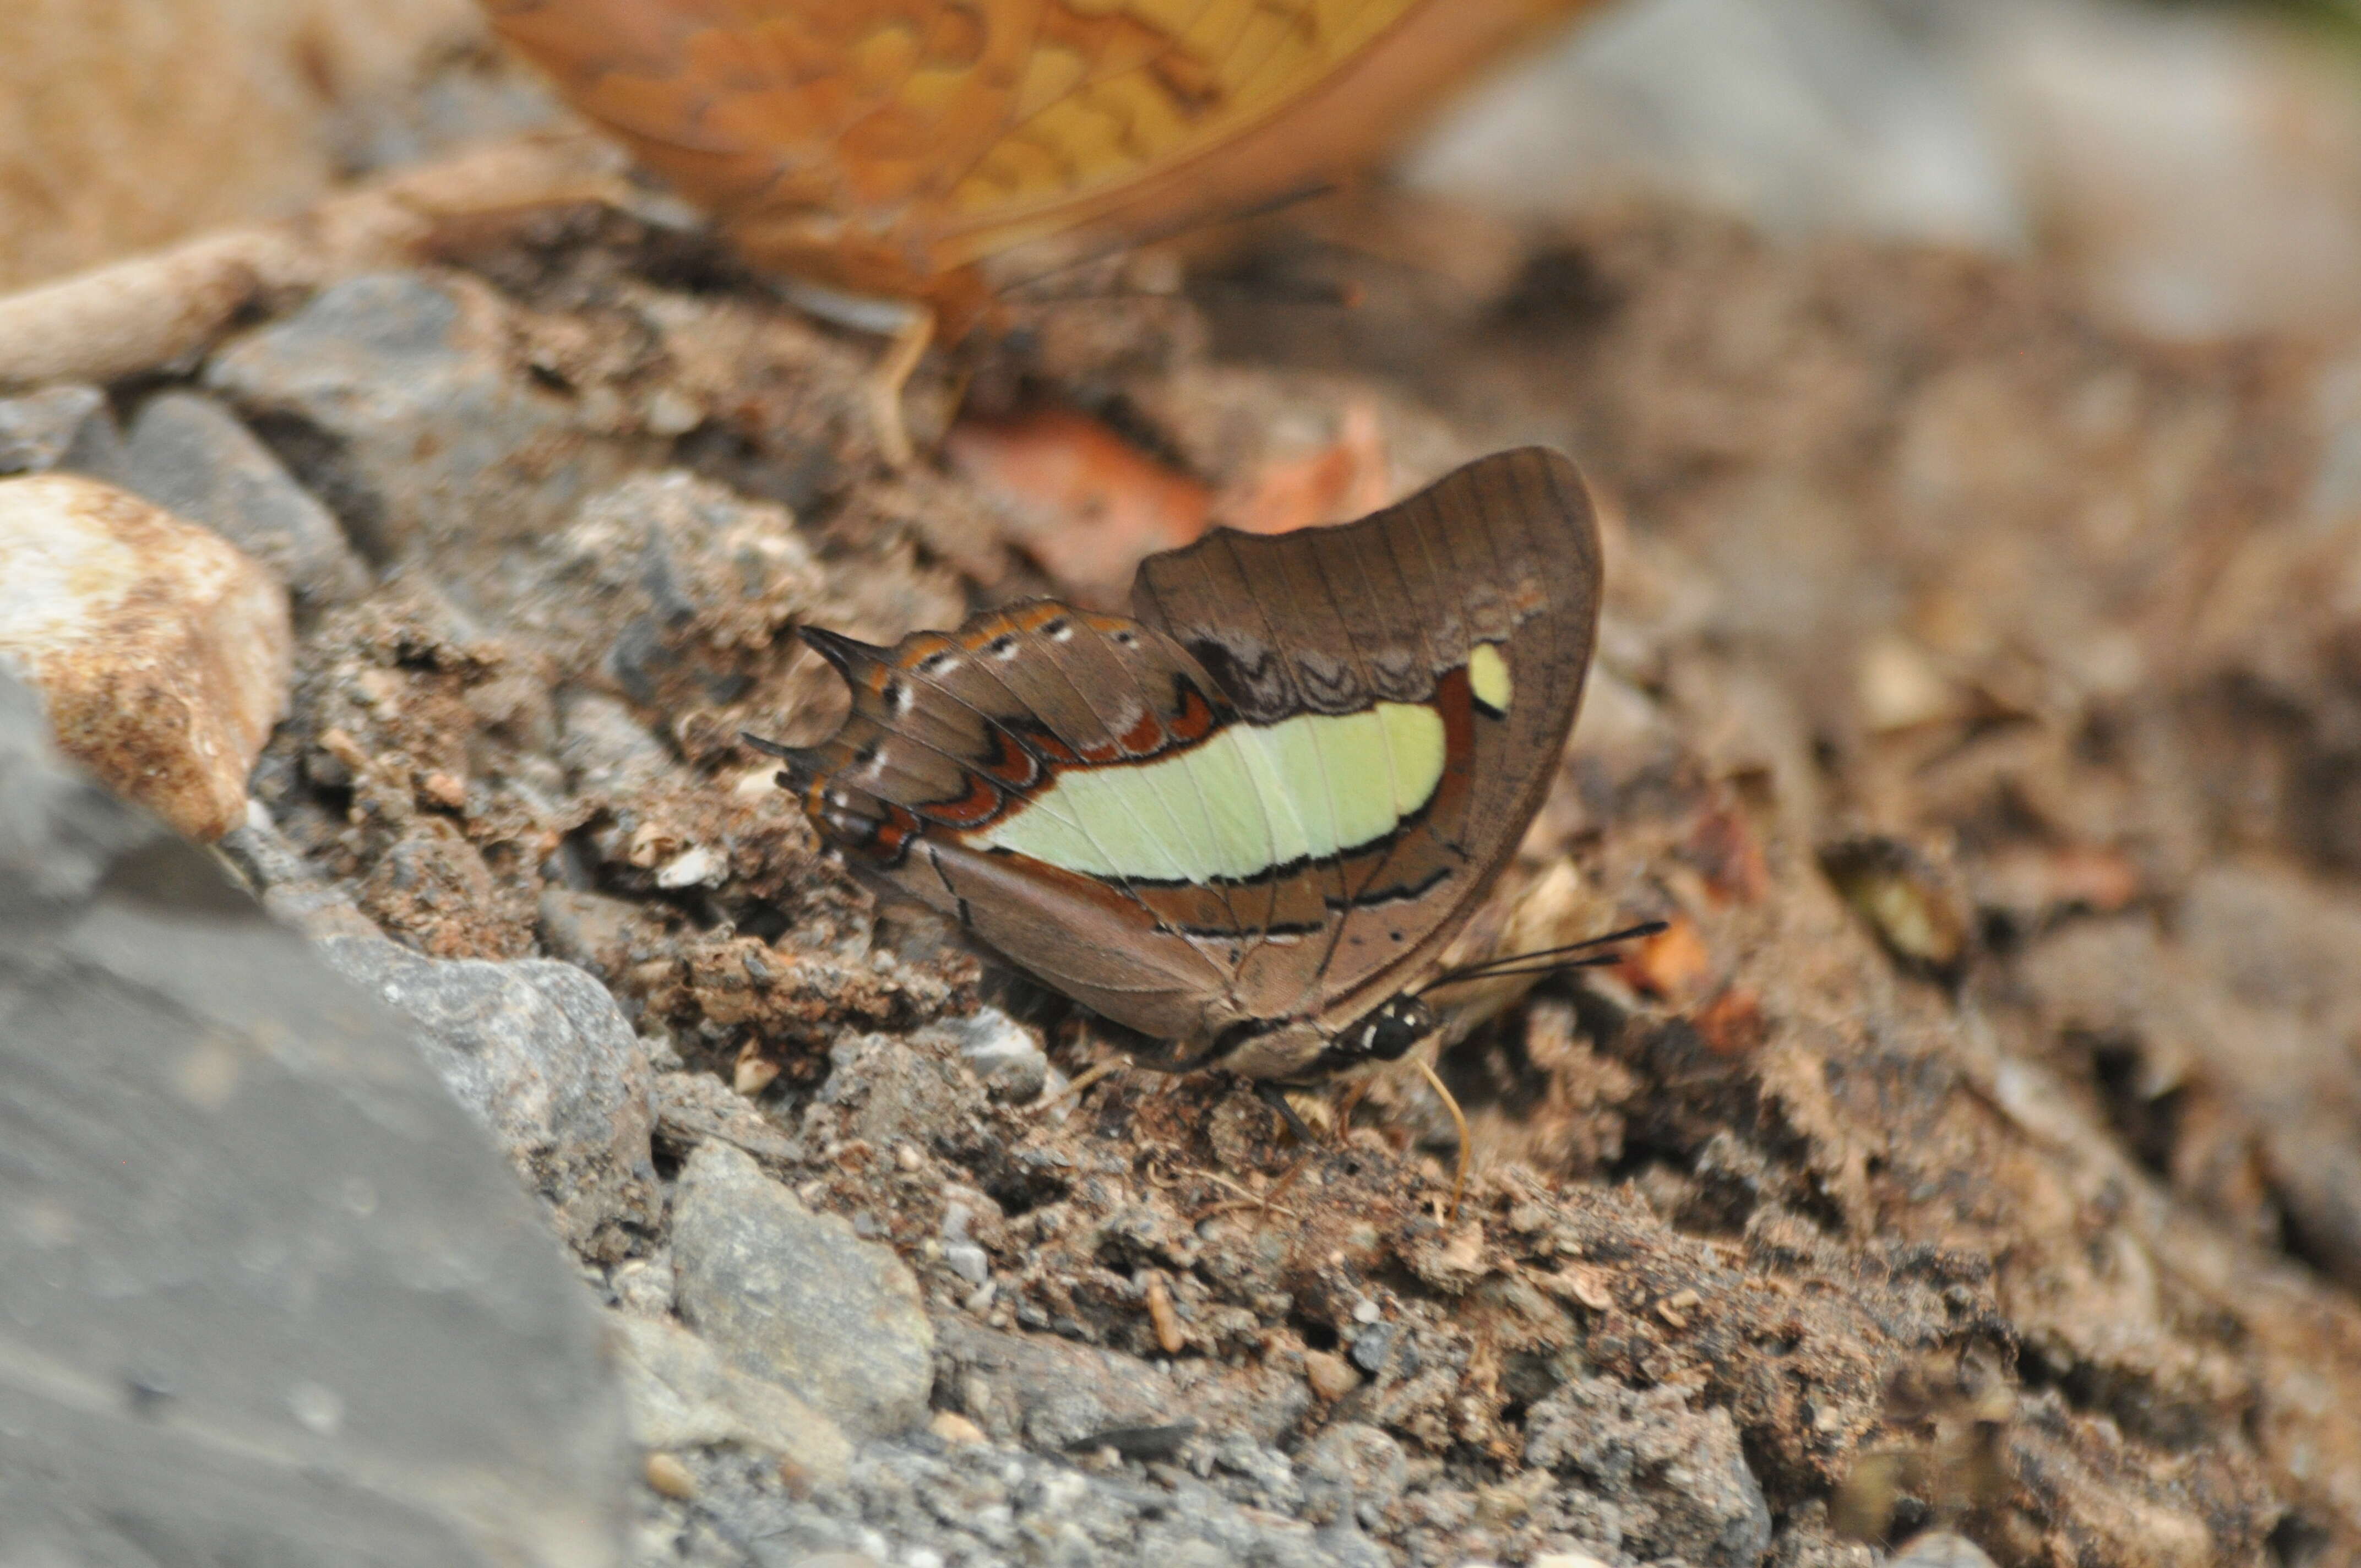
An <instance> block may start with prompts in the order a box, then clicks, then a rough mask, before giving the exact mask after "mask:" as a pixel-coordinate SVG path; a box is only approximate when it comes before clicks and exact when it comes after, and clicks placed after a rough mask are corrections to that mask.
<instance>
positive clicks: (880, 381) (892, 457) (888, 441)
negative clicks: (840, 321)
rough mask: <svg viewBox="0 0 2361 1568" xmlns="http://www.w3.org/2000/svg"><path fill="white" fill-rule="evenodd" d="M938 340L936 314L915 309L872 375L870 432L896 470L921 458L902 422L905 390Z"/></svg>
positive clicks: (868, 386)
mask: <svg viewBox="0 0 2361 1568" xmlns="http://www.w3.org/2000/svg"><path fill="white" fill-rule="evenodd" d="M934 340H935V313H934V312H932V311H930V310H928V309H927V307H926V306H924V305H913V306H912V307H911V308H910V313H909V316H908V317H907V318H906V320H905V321H904V322H903V323H902V324H901V325H900V326H897V327H895V329H894V335H893V336H892V337H891V338H889V339H887V340H886V344H885V356H884V358H883V359H880V360H879V361H878V362H877V364H876V367H874V368H873V369H872V370H871V371H870V372H869V376H868V379H867V384H866V388H865V389H866V391H867V393H868V396H869V423H870V428H871V429H872V430H873V432H874V433H875V434H876V436H877V449H878V451H879V452H881V453H882V454H884V458H885V461H886V462H887V463H888V464H890V465H891V466H894V467H896V468H906V467H908V466H910V465H911V463H912V462H914V461H916V459H917V448H915V447H914V446H912V445H911V444H910V427H909V426H908V424H906V422H904V421H903V418H902V389H903V388H904V387H906V386H907V385H909V382H910V376H911V373H912V372H913V371H915V370H917V367H918V361H919V360H921V359H923V358H925V357H926V356H927V345H928V344H930V343H932V342H934Z"/></svg>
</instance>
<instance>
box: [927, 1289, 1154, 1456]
mask: <svg viewBox="0 0 2361 1568" xmlns="http://www.w3.org/2000/svg"><path fill="white" fill-rule="evenodd" d="M935 1343H936V1345H937V1347H938V1352H939V1356H940V1359H941V1364H942V1365H941V1368H940V1372H939V1381H940V1382H941V1384H942V1387H943V1390H944V1396H945V1398H944V1403H945V1404H946V1405H949V1406H950V1407H953V1408H955V1409H958V1410H959V1411H960V1412H961V1414H963V1415H965V1416H966V1417H967V1418H968V1420H972V1421H973V1422H974V1423H975V1424H976V1425H977V1426H979V1427H981V1428H982V1429H983V1431H984V1432H985V1433H986V1435H988V1436H990V1437H991V1438H992V1439H993V1440H994V1442H1027V1443H1030V1444H1031V1445H1033V1446H1034V1447H1036V1448H1039V1449H1043V1450H1046V1451H1049V1452H1050V1453H1056V1452H1059V1451H1060V1450H1062V1449H1064V1448H1065V1447H1066V1445H1067V1444H1069V1443H1073V1442H1082V1441H1083V1440H1084V1439H1087V1438H1091V1437H1093V1436H1095V1435H1097V1434H1098V1433H1100V1432H1104V1431H1113V1430H1115V1429H1116V1428H1118V1427H1151V1426H1164V1425H1168V1424H1170V1423H1172V1422H1174V1421H1175V1420H1178V1419H1180V1409H1179V1408H1178V1403H1179V1402H1178V1398H1177V1397H1176V1394H1175V1391H1174V1389H1173V1387H1172V1385H1171V1383H1170V1380H1168V1379H1166V1378H1164V1377H1160V1376H1158V1375H1157V1374H1156V1372H1155V1371H1154V1370H1153V1369H1152V1368H1150V1367H1149V1366H1148V1364H1147V1363H1146V1362H1144V1361H1140V1360H1137V1359H1136V1358H1134V1357H1131V1356H1127V1355H1117V1354H1114V1353H1113V1352H1111V1351H1104V1350H1100V1349H1097V1348H1095V1347H1093V1346H1091V1345H1084V1344H1076V1343H1072V1342H1071V1341H1068V1340H1060V1339H1053V1338H1049V1337H1048V1336H1046V1335H1043V1336H1037V1335H1032V1334H1021V1333H1007V1332H1002V1331H1000V1330H997V1329H988V1328H985V1327H984V1326H983V1324H981V1323H977V1322H973V1321H970V1320H968V1319H966V1318H963V1317H961V1316H960V1315H958V1314H957V1313H948V1312H947V1313H943V1314H941V1315H939V1316H938V1318H937V1319H936V1321H935Z"/></svg>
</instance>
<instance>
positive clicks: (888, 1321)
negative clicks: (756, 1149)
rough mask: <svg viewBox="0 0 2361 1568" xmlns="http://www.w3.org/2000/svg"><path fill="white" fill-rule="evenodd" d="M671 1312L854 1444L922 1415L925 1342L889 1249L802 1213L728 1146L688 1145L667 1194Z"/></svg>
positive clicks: (915, 1302)
mask: <svg viewBox="0 0 2361 1568" xmlns="http://www.w3.org/2000/svg"><path fill="white" fill-rule="evenodd" d="M672 1247H673V1262H674V1266H675V1268H676V1269H677V1270H678V1275H679V1299H680V1310H681V1314H682V1316H684V1317H686V1319H687V1320H688V1321H689V1322H690V1323H691V1324H692V1325H694V1326H695V1327H696V1329H697V1332H699V1333H701V1334H703V1335H704V1336H705V1337H706V1338H707V1339H708V1340H709V1341H711V1342H712V1343H713V1346H714V1348H715V1349H716V1350H718V1351H719V1352H720V1353H721V1356H722V1359H724V1360H725V1361H727V1362H729V1363H730V1365H734V1366H736V1367H738V1368H740V1369H741V1370H742V1371H746V1372H751V1373H753V1374H754V1375H755V1376H761V1377H768V1378H770V1379H771V1380H772V1381H774V1382H775V1383H778V1384H781V1385H783V1386H784V1387H787V1388H790V1389H792V1390H794V1391H795V1392H796V1394H798V1395H800V1396H801V1397H802V1398H805V1399H807V1400H808V1401H810V1402H811V1403H812V1404H814V1405H816V1406H818V1408H819V1409H822V1410H824V1411H826V1412H827V1413H828V1414H829V1416H830V1417H832V1418H833V1419H834V1420H836V1421H837V1423H838V1424H839V1425H840V1426H842V1427H843V1428H844V1429H845V1431H848V1432H851V1433H852V1434H853V1435H854V1436H856V1437H867V1436H880V1435H884V1434H889V1433H893V1432H900V1431H908V1430H909V1429H911V1428H912V1427H915V1426H917V1424H918V1423H919V1422H920V1421H922V1420H925V1419H926V1416H927V1394H928V1390H929V1389H930V1388H931V1387H933V1384H934V1348H935V1340H934V1332H933V1330H932V1328H931V1327H930V1326H929V1325H928V1321H927V1311H926V1307H925V1305H924V1304H923V1300H922V1299H921V1298H920V1296H919V1294H918V1284H917V1280H916V1279H914V1278H913V1277H911V1275H910V1271H909V1269H908V1268H907V1267H906V1266H904V1264H903V1262H902V1260H901V1259H900V1258H898V1257H896V1256H895V1255H894V1253H893V1250H892V1249H891V1248H890V1247H885V1246H882V1245H879V1244H877V1243H875V1242H865V1241H862V1240H861V1239H860V1238H859V1237H857V1236H855V1235H854V1234H852V1227H851V1225H849V1224H847V1223H845V1222H844V1221H843V1220H841V1219H840V1218H838V1217H837V1216H836V1215H834V1214H814V1213H812V1212H810V1211H808V1210H807V1209H806V1208H805V1207H804V1206H803V1204H801V1203H800V1202H798V1201H796V1195H795V1194H794V1193H792V1192H790V1191H788V1190H786V1188H785V1187H783V1186H781V1185H780V1184H779V1183H778V1182H775V1181H774V1180H772V1179H770V1178H769V1177H767V1176H765V1175H763V1171H762V1168H761V1167H760V1166H758V1165H756V1164H755V1163H754V1160H753V1157H752V1156H751V1155H748V1154H747V1153H745V1152H744V1151H743V1150H741V1149H738V1148H734V1147H732V1146H730V1145H728V1144H724V1143H719V1142H711V1143H706V1144H701V1145H699V1146H698V1147H697V1152H696V1153H695V1154H693V1155H691V1156H690V1157H689V1160H688V1164H687V1166H686V1168H684V1169H683V1170H682V1172H681V1177H680V1184H679V1187H678V1190H676V1191H675V1194H674V1197H673V1240H672Z"/></svg>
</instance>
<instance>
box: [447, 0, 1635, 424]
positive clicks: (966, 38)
mask: <svg viewBox="0 0 2361 1568" xmlns="http://www.w3.org/2000/svg"><path fill="white" fill-rule="evenodd" d="M484 3H485V5H486V7H487V9H489V12H490V13H491V16H492V21H493V26H494V27H495V28H496V29H497V30H498V31H499V32H500V34H501V36H502V37H504V38H507V40H508V41H509V42H510V43H511V44H512V45H514V46H515V47H516V48H517V49H519V50H520V51H522V53H523V54H524V55H526V56H527V57H528V58H529V59H531V60H533V61H534V62H535V63H536V64H538V65H540V66H541V67H542V68H543V69H544V71H547V72H548V73H549V75H550V76H551V78H552V79H553V80H554V81H555V82H556V84H557V86H558V89H559V91H560V92H561V93H564V94H565V96H566V99H567V100H568V102H570V103H571V104H573V106H574V107H575V108H576V109H577V110H579V111H580V112H581V113H582V114H583V115H586V116H587V117H588V118H589V119H590V120H592V121H593V122H595V123H597V124H599V125H601V126H605V127H606V128H607V129H608V130H609V131H611V132H613V133H614V134H616V135H617V136H619V137H621V138H622V139H623V140H624V141H625V142H627V143H628V144H629V145H630V147H631V150H632V151H633V153H634V154H635V155H636V156H637V157H638V158H639V159H640V160H641V162H642V163H643V164H644V165H645V166H647V167H648V168H649V169H652V170H654V171H656V172H657V173H659V174H661V175H663V176H664V178H666V179H667V180H669V181H671V182H672V184H673V185H674V187H675V189H676V190H677V191H678V192H680V193H681V194H682V195H684V196H686V197H687V198H688V199H689V200H690V201H692V202H694V203H697V204H698V205H700V206H702V207H704V208H706V209H707V210H708V211H709V212H711V213H712V214H714V215H715V217H716V218H717V219H718V220H719V223H720V225H721V227H722V229H723V231H724V232H725V233H726V234H727V235H728V236H729V237H730V239H731V240H732V242H733V243H735V244H736V245H737V246H738V247H739V248H740V249H741V251H742V252H743V253H744V254H745V255H746V256H747V257H748V258H750V259H752V260H753V261H754V262H755V263H756V264H757V265H760V266H763V267H766V268H771V269H775V270H776V271H778V272H780V273H781V274H784V275H785V277H786V278H788V279H790V280H796V282H797V283H799V284H800V285H802V288H801V290H800V291H791V293H792V294H793V295H794V297H796V298H797V299H798V300H799V301H800V302H803V303H805V304H807V305H808V306H812V307H814V308H816V309H817V310H818V313H822V314H825V315H829V316H831V317H832V318H833V319H836V320H839V321H841V322H844V323H847V324H852V325H857V326H862V327H865V328H868V329H870V330H876V331H884V332H890V333H893V334H895V348H894V351H893V352H892V353H891V354H889V356H888V358H887V360H886V363H885V365H884V367H881V370H880V380H881V382H883V383H887V384H890V389H892V390H893V391H895V393H897V394H898V389H899V385H900V381H901V379H902V378H906V376H907V375H908V373H909V371H910V369H911V368H912V367H915V366H916V364H917V359H918V356H919V355H920V354H922V353H923V352H924V350H925V348H926V345H927V344H928V341H929V339H930V338H932V337H933V336H934V335H936V334H937V333H938V332H939V333H940V334H942V335H944V336H946V337H949V338H951V339H954V340H955V339H957V338H959V337H961V336H963V335H964V334H965V333H966V332H967V330H968V329H969V328H970V327H971V326H972V325H974V324H977V323H979V322H981V321H982V320H983V319H984V317H985V316H986V315H987V314H988V313H989V312H990V309H991V302H992V299H993V293H994V291H993V286H992V285H991V284H990V283H989V282H988V281H987V280H986V279H985V278H984V276H983V271H982V270H981V264H982V263H983V262H984V261H986V260H987V259H988V258H994V257H995V256H998V255H1000V254H1001V253H1003V252H1005V251H1008V250H1010V249H1011V248H1013V247H1017V246H1020V245H1023V244H1025V243H1027V242H1028V241H1032V240H1038V239H1041V238H1044V237H1046V236H1055V235H1061V234H1066V233H1068V232H1070V231H1075V230H1081V229H1091V230H1098V231H1104V232H1105V233H1107V234H1108V235H1110V236H1118V237H1128V238H1134V239H1137V238H1138V237H1141V236H1154V235H1158V234H1165V233H1170V232H1173V231H1175V230H1176V229H1178V228H1181V227H1185V226H1187V225H1189V224H1191V223H1192V222H1193V223H1203V222H1207V221H1212V220H1218V219H1222V218H1226V217H1234V216H1236V215H1238V214H1241V213H1244V212H1246V211H1249V210H1251V209H1253V208H1254V207H1256V206H1257V205H1259V204H1262V203H1268V201H1270V200H1271V199H1273V198H1275V197H1279V196H1283V195H1285V194H1287V193H1289V192H1298V191H1301V190H1302V189H1304V188H1305V187H1307V186H1309V185H1313V184H1316V183H1318V182H1320V181H1325V180H1328V179H1330V178H1333V177H1334V175H1336V174H1337V173H1339V172H1342V171H1345V170H1349V169H1351V168H1353V167H1356V166H1357V165H1359V164H1362V163H1366V162H1367V160H1368V159H1369V158H1370V157H1371V156H1372V155H1373V154H1374V153H1375V152H1377V151H1378V150H1380V149H1381V148H1384V147H1385V146H1387V145H1389V144H1390V143H1392V142H1394V141H1396V140H1398V139H1399V137H1400V134H1401V132H1402V130H1403V128H1404V126H1405V123H1406V122H1407V121H1409V120H1410V119H1411V117H1412V111H1413V110H1414V109H1415V108H1416V107H1417V105H1419V104H1421V103H1422V102H1423V101H1425V100H1427V99H1429V98H1432V97H1433V95H1434V94H1435V93H1436V92H1437V91H1438V90H1439V89H1440V88H1442V87H1444V85H1446V84H1448V83H1450V82H1453V81H1454V80H1455V79H1456V78H1459V77H1461V76H1464V75H1466V73H1467V72H1468V71H1471V70H1472V69H1473V68H1475V67H1476V66H1477V64H1479V63H1480V62H1482V61H1483V60H1487V59H1488V58H1489V57H1491V56H1493V55H1495V54H1497V53H1499V52H1500V50H1501V49H1504V48H1506V47H1507V46H1509V45H1510V44H1512V43H1514V42H1515V41H1517V40H1518V39H1520V38H1524V37H1526V36H1529V35H1530V34H1532V32H1533V31H1534V30H1535V28H1536V27H1537V25H1538V24H1540V23H1542V22H1544V21H1546V20H1547V19H1549V18H1550V17H1552V16H1555V15H1557V14H1559V13H1561V12H1564V11H1566V10H1568V9H1571V8H1573V7H1574V6H1575V5H1580V4H1587V3H1589V0H1181V3H1179V4H1174V3H1170V0H484ZM884 389H886V388H885V387H880V388H878V389H875V390H878V391H879V392H880V393H881V394H882V392H883V391H884ZM878 412H879V415H880V418H879V421H878V423H879V428H880V431H881V433H893V436H894V439H895V440H898V441H900V442H901V444H903V446H904V447H905V448H906V437H902V436H900V435H899V432H900V429H901V425H900V415H899V408H898V403H894V404H892V405H890V406H886V405H883V404H881V407H880V409H879V411H878Z"/></svg>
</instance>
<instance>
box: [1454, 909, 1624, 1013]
mask: <svg viewBox="0 0 2361 1568" xmlns="http://www.w3.org/2000/svg"><path fill="white" fill-rule="evenodd" d="M1670 927H1671V922H1670V921H1665V920H1646V921H1642V923H1641V924H1639V925H1637V926H1626V927H1624V928H1623V929H1621V930H1620V931H1609V932H1608V933H1607V934H1606V935H1605V936H1603V937H1586V938H1583V939H1582V940H1581V941H1579V942H1568V943H1565V945H1564V946H1562V947H1555V948H1531V949H1529V950H1527V951H1525V952H1521V953H1503V954H1501V955H1500V956H1499V957H1498V958H1491V959H1483V960H1481V961H1480V962H1477V963H1472V964H1462V965H1460V966H1459V967H1458V968H1457V969H1452V970H1444V971H1443V972H1442V973H1441V974H1439V975H1437V976H1435V977H1434V978H1433V980H1430V981H1427V982H1426V983H1425V984H1424V985H1423V986H1422V987H1420V988H1419V994H1421V995H1424V994H1425V993H1426V992H1430V991H1433V989H1435V987H1437V986H1442V985H1460V984H1464V983H1466V982H1467V981H1477V980H1505V979H1507V978H1509V977H1510V976H1511V975H1526V974H1547V973H1548V972H1549V971H1550V970H1560V969H1586V968H1590V967H1593V966H1596V965H1599V964H1611V963H1614V962H1616V961H1617V960H1618V959H1620V958H1621V957H1622V955H1621V954H1620V953H1602V952H1598V951H1596V949H1598V948H1609V947H1613V946H1614V945H1615V944H1617V943H1619V942H1630V941H1636V940H1638V939H1639V938H1642V937H1653V936H1654V935H1655V934H1656V933H1657V932H1659V931H1663V930H1667V929H1669V928H1670ZM1576 954H1584V955H1587V956H1584V957H1579V958H1577V957H1576V956H1575V955H1576Z"/></svg>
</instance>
